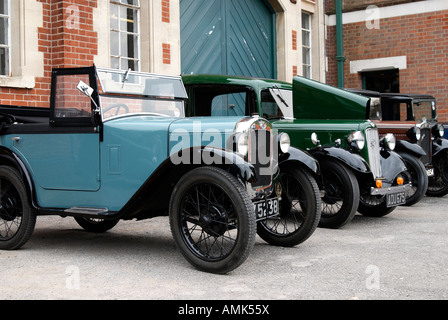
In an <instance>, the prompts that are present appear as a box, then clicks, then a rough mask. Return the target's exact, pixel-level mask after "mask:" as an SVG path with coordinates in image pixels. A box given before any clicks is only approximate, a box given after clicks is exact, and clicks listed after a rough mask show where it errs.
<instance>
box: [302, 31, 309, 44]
mask: <svg viewBox="0 0 448 320" xmlns="http://www.w3.org/2000/svg"><path fill="white" fill-rule="evenodd" d="M302 45H304V46H307V47H309V46H310V45H311V42H310V33H309V32H308V31H302Z"/></svg>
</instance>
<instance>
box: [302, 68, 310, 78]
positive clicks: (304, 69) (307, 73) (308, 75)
mask: <svg viewBox="0 0 448 320" xmlns="http://www.w3.org/2000/svg"><path fill="white" fill-rule="evenodd" d="M303 76H304V77H305V78H311V67H310V66H305V65H304V66H303Z"/></svg>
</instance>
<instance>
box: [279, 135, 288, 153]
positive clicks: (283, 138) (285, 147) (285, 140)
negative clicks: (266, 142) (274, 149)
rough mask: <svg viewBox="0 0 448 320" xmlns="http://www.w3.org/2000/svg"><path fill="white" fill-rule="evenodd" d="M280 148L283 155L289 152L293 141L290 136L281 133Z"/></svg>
mask: <svg viewBox="0 0 448 320" xmlns="http://www.w3.org/2000/svg"><path fill="white" fill-rule="evenodd" d="M278 147H279V149H280V151H281V152H282V153H288V152H289V148H290V147H291V139H290V138H289V134H287V133H285V132H281V133H280V134H279V135H278Z"/></svg>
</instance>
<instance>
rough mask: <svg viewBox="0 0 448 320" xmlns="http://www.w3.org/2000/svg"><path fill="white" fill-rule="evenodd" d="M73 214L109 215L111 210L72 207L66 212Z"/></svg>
mask: <svg viewBox="0 0 448 320" xmlns="http://www.w3.org/2000/svg"><path fill="white" fill-rule="evenodd" d="M64 212H66V213H71V214H90V215H107V213H108V212H109V209H107V208H87V207H72V208H70V209H66V210H64Z"/></svg>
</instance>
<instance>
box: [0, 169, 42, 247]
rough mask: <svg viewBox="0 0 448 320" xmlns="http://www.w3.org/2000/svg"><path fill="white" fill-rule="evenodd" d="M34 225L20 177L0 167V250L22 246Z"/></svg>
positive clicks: (14, 171) (12, 170) (13, 170)
mask: <svg viewBox="0 0 448 320" xmlns="http://www.w3.org/2000/svg"><path fill="white" fill-rule="evenodd" d="M35 224H36V216H35V214H34V213H33V212H32V211H31V208H30V206H29V204H28V196H27V193H26V189H25V185H24V183H23V179H22V177H21V176H20V174H19V173H18V172H17V171H16V170H15V169H13V168H11V167H6V166H0V249H3V250H13V249H18V248H20V247H21V246H23V245H24V244H25V243H26V242H27V241H28V239H29V238H30V237H31V234H32V232H33V230H34V226H35Z"/></svg>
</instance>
